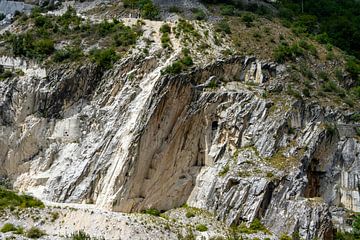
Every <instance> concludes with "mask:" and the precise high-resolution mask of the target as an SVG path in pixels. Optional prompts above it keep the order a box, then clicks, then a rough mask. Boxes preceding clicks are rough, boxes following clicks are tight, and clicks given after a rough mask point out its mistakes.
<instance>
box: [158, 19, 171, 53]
mask: <svg viewBox="0 0 360 240" xmlns="http://www.w3.org/2000/svg"><path fill="white" fill-rule="evenodd" d="M160 32H161V33H162V35H161V44H162V47H163V48H169V49H170V48H171V41H170V34H171V27H170V25H169V24H163V25H162V26H161V28H160Z"/></svg>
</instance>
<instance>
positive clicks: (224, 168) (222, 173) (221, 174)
mask: <svg viewBox="0 0 360 240" xmlns="http://www.w3.org/2000/svg"><path fill="white" fill-rule="evenodd" d="M229 170H230V165H229V164H228V163H227V164H226V165H225V166H223V167H222V169H221V171H220V172H219V176H220V177H223V176H225V175H226V174H227V173H228V172H229Z"/></svg>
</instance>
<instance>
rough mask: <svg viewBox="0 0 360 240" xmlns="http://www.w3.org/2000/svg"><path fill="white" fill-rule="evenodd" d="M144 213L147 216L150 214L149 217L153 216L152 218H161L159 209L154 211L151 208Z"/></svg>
mask: <svg viewBox="0 0 360 240" xmlns="http://www.w3.org/2000/svg"><path fill="white" fill-rule="evenodd" d="M143 213H145V214H149V215H152V216H156V217H158V216H160V211H159V210H157V209H154V208H149V209H146V210H144V211H143Z"/></svg>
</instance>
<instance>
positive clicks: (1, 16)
mask: <svg viewBox="0 0 360 240" xmlns="http://www.w3.org/2000/svg"><path fill="white" fill-rule="evenodd" d="M4 18H6V16H5V14H3V13H0V21H2V20H3V19H4Z"/></svg>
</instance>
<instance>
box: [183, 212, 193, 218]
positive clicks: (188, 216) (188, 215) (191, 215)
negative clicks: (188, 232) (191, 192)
mask: <svg viewBox="0 0 360 240" xmlns="http://www.w3.org/2000/svg"><path fill="white" fill-rule="evenodd" d="M185 216H186V217H187V218H192V217H195V213H194V212H193V211H187V212H186V214H185Z"/></svg>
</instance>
